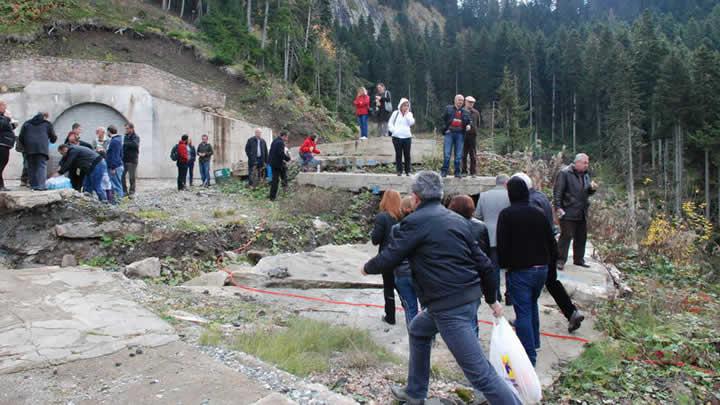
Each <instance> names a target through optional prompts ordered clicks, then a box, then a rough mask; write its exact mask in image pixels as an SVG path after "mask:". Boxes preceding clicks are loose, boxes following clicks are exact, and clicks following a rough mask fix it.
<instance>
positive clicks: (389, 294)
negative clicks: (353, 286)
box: [382, 138, 395, 323]
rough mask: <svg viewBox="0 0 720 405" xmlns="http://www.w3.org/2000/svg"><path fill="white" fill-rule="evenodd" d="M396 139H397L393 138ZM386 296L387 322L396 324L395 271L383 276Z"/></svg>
mask: <svg viewBox="0 0 720 405" xmlns="http://www.w3.org/2000/svg"><path fill="white" fill-rule="evenodd" d="M393 139H395V138H393ZM382 279H383V292H384V296H385V320H386V321H388V322H389V323H395V274H394V273H393V271H389V272H385V273H383V274H382Z"/></svg>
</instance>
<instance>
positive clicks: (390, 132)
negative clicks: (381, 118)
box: [388, 110, 400, 136]
mask: <svg viewBox="0 0 720 405" xmlns="http://www.w3.org/2000/svg"><path fill="white" fill-rule="evenodd" d="M399 112H400V111H399V110H398V111H395V112H394V113H393V117H395V118H394V119H393V127H394V126H395V123H396V122H397V117H398V115H399V114H398V113H399ZM390 118H391V119H392V117H390ZM388 136H392V131H390V130H388Z"/></svg>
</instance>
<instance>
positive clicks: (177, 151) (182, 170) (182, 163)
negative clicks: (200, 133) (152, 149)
mask: <svg viewBox="0 0 720 405" xmlns="http://www.w3.org/2000/svg"><path fill="white" fill-rule="evenodd" d="M188 138H190V137H189V136H188V135H187V134H183V135H182V136H181V137H180V142H178V144H177V145H175V146H173V148H172V150H171V151H170V158H171V159H172V160H174V161H175V165H176V166H177V168H178V177H177V187H178V191H182V190H185V184H186V181H187V169H188V161H190V147H189V146H188Z"/></svg>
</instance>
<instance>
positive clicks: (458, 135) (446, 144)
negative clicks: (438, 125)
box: [441, 132, 465, 176]
mask: <svg viewBox="0 0 720 405" xmlns="http://www.w3.org/2000/svg"><path fill="white" fill-rule="evenodd" d="M464 143H465V135H464V134H463V133H462V132H446V133H445V139H443V165H442V170H441V172H442V173H443V174H447V173H448V171H449V170H450V155H451V152H452V150H453V149H455V175H456V176H457V175H460V161H461V160H462V151H463V144H464Z"/></svg>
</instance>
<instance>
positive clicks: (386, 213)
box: [370, 190, 407, 325]
mask: <svg viewBox="0 0 720 405" xmlns="http://www.w3.org/2000/svg"><path fill="white" fill-rule="evenodd" d="M401 204H402V197H400V193H398V192H397V191H395V190H386V191H385V192H384V193H383V196H382V200H380V213H379V214H378V215H377V216H376V217H375V226H373V229H372V232H371V233H370V240H371V241H372V244H373V245H376V246H377V247H378V253H382V251H383V249H385V248H386V247H387V245H388V244H390V241H391V240H392V227H393V225H395V224H396V223H398V221H400V219H402V210H401V208H400V206H401ZM398 267H400V266H398ZM396 270H397V268H394V269H389V270H387V271H384V272H383V273H382V279H383V291H384V294H385V315H384V316H383V317H382V320H383V322H386V323H388V324H390V325H395V271H396ZM404 270H407V269H404ZM402 272H403V271H401V273H402Z"/></svg>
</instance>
